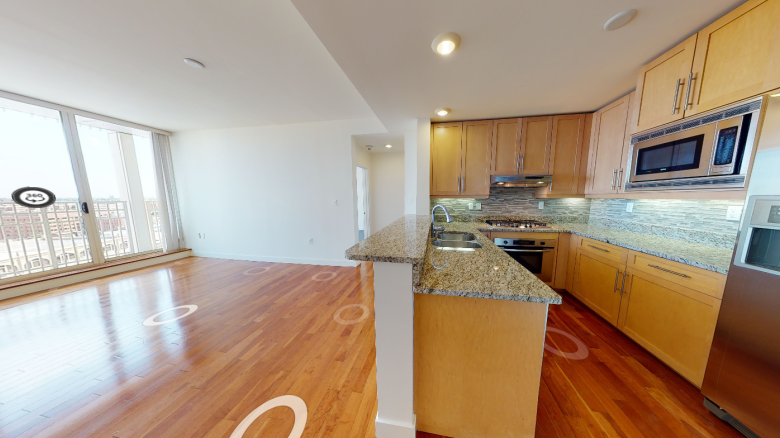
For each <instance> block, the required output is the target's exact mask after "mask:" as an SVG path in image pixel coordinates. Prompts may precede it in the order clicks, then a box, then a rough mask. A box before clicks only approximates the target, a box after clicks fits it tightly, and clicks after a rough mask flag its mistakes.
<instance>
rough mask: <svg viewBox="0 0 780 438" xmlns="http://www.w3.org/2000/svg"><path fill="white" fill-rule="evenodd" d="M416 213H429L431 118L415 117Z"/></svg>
mask: <svg viewBox="0 0 780 438" xmlns="http://www.w3.org/2000/svg"><path fill="white" fill-rule="evenodd" d="M416 204H417V214H430V213H431V119H417V202H416Z"/></svg>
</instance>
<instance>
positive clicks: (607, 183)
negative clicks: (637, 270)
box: [585, 95, 630, 195]
mask: <svg viewBox="0 0 780 438" xmlns="http://www.w3.org/2000/svg"><path fill="white" fill-rule="evenodd" d="M629 100H630V96H629V95H626V96H625V97H623V98H621V99H618V100H616V101H615V102H612V103H611V104H609V105H607V106H605V107H604V108H602V109H600V110H598V111H597V112H596V114H595V115H594V116H593V129H592V131H591V142H590V145H591V146H590V157H589V161H588V186H587V188H586V191H585V193H587V194H599V195H600V194H611V193H617V180H618V175H617V173H618V169H620V168H621V165H622V156H623V140H624V138H625V131H626V121H627V119H628V107H629Z"/></svg>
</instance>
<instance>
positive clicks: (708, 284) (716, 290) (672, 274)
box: [626, 251, 726, 299]
mask: <svg viewBox="0 0 780 438" xmlns="http://www.w3.org/2000/svg"><path fill="white" fill-rule="evenodd" d="M626 265H627V267H629V268H633V269H637V270H640V271H642V272H646V273H648V274H650V275H654V276H656V277H659V278H663V279H664V280H668V281H671V282H672V283H676V284H679V285H681V286H685V287H687V288H690V289H693V290H695V291H699V292H701V293H704V294H707V295H709V296H711V297H713V298H717V299H722V298H723V288H724V287H725V285H726V276H725V275H723V274H719V273H717V272H712V271H708V270H706V269H701V268H697V267H694V266H690V265H686V264H683V263H678V262H674V261H671V260H666V259H662V258H660V257H655V256H651V255H648V254H643V253H640V252H636V251H629V254H628V262H627V263H626Z"/></svg>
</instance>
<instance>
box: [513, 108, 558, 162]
mask: <svg viewBox="0 0 780 438" xmlns="http://www.w3.org/2000/svg"><path fill="white" fill-rule="evenodd" d="M521 120H522V123H521V128H520V173H521V174H525V175H533V174H546V173H549V172H550V149H551V148H552V128H553V116H544V117H524V118H522V119H521Z"/></svg>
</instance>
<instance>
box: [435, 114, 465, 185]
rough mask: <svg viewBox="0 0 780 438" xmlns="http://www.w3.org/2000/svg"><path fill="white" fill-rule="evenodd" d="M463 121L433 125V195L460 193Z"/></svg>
mask: <svg viewBox="0 0 780 438" xmlns="http://www.w3.org/2000/svg"><path fill="white" fill-rule="evenodd" d="M462 130H463V123H462V122H455V123H437V124H435V125H432V126H431V196H438V197H445V196H446V197H450V196H458V195H460V187H461V186H460V178H461V131H462Z"/></svg>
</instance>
